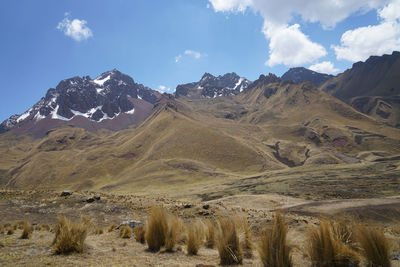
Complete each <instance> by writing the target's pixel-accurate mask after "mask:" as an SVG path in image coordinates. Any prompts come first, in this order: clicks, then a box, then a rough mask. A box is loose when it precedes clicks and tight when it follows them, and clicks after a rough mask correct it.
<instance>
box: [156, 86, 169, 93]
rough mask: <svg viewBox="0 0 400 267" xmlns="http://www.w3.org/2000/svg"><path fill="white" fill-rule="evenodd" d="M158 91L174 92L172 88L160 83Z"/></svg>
mask: <svg viewBox="0 0 400 267" xmlns="http://www.w3.org/2000/svg"><path fill="white" fill-rule="evenodd" d="M157 91H159V92H161V93H172V90H171V88H169V87H166V86H165V85H160V86H158V89H157Z"/></svg>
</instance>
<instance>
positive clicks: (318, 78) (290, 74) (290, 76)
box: [281, 67, 333, 86]
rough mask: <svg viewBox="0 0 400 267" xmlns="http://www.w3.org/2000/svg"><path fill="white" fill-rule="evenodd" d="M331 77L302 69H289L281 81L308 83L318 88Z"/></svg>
mask: <svg viewBox="0 0 400 267" xmlns="http://www.w3.org/2000/svg"><path fill="white" fill-rule="evenodd" d="M332 77H333V75H329V74H324V73H319V72H315V71H312V70H309V69H306V68H303V67H298V68H291V69H289V70H288V71H287V72H285V73H284V74H283V75H282V77H281V79H282V80H284V81H293V82H295V83H301V82H305V81H308V82H311V83H312V84H314V85H315V86H320V85H321V84H323V83H324V82H326V81H327V80H329V79H330V78H332Z"/></svg>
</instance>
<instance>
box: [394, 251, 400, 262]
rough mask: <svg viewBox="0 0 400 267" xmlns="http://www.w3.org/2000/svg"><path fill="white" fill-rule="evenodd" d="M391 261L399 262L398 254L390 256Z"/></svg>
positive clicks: (399, 256) (399, 255)
mask: <svg viewBox="0 0 400 267" xmlns="http://www.w3.org/2000/svg"><path fill="white" fill-rule="evenodd" d="M392 260H394V261H400V254H399V253H393V255H392Z"/></svg>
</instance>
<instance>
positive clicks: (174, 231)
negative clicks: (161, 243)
mask: <svg viewBox="0 0 400 267" xmlns="http://www.w3.org/2000/svg"><path fill="white" fill-rule="evenodd" d="M179 226H180V220H179V218H178V217H176V216H174V215H170V216H169V220H168V231H167V235H166V237H165V250H166V251H168V252H172V251H173V250H174V247H175V245H176V243H177V241H178V234H179V228H180V227H179Z"/></svg>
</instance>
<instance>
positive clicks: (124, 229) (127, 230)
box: [119, 225, 132, 238]
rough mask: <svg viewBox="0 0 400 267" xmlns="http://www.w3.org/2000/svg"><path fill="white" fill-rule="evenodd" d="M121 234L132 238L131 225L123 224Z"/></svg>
mask: <svg viewBox="0 0 400 267" xmlns="http://www.w3.org/2000/svg"><path fill="white" fill-rule="evenodd" d="M119 236H120V237H121V238H131V237H132V228H131V227H130V226H129V225H122V226H121V227H119Z"/></svg>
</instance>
